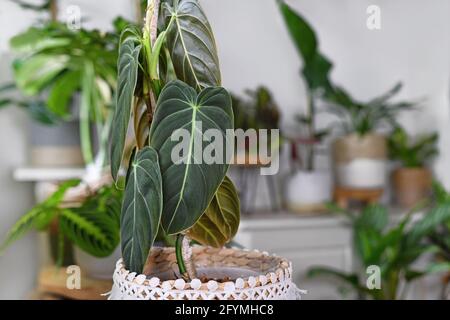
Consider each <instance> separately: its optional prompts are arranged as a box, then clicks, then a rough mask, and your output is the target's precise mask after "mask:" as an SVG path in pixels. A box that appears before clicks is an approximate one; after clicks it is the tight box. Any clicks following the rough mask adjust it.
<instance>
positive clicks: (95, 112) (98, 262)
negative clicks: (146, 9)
mask: <svg viewBox="0 0 450 320" xmlns="http://www.w3.org/2000/svg"><path fill="white" fill-rule="evenodd" d="M42 9H44V7H42ZM122 24H123V20H122V19H121V18H116V20H115V21H114V28H115V29H116V32H100V31H98V30H86V29H83V28H81V29H78V30H72V29H70V28H69V27H68V26H67V25H66V24H64V23H60V22H58V21H56V19H53V20H52V21H44V22H39V23H38V24H36V25H35V26H33V27H31V28H29V29H28V30H26V31H25V32H22V33H20V34H18V35H16V36H15V37H13V38H12V39H11V42H10V45H11V48H12V49H13V50H14V51H15V52H16V59H15V60H14V63H13V65H12V66H13V71H14V80H15V83H14V84H13V85H10V86H8V87H6V89H8V90H16V91H19V92H20V94H21V96H22V97H20V98H16V97H17V94H13V93H11V94H10V95H7V96H6V95H5V97H6V98H4V99H2V101H0V105H6V104H11V105H17V106H21V107H24V108H26V109H27V110H29V111H30V113H31V115H32V116H33V118H34V119H38V120H40V122H43V123H44V124H51V125H52V126H47V127H45V128H44V127H43V126H41V125H39V126H33V128H32V130H31V131H32V138H31V140H32V144H33V145H34V147H32V152H31V154H32V161H31V162H32V165H35V166H39V167H40V166H52V167H54V166H64V167H67V166H75V165H76V166H78V165H86V174H85V176H84V177H83V179H82V180H80V181H78V183H77V184H71V185H70V188H68V189H67V190H65V192H63V193H64V197H63V198H61V199H60V200H58V201H55V200H50V202H51V204H52V206H53V207H52V208H53V209H52V211H53V212H61V210H60V209H58V207H61V208H64V209H67V210H65V211H62V212H70V210H68V209H73V210H74V212H78V211H79V210H83V211H85V210H87V208H86V206H89V210H90V211H94V209H93V206H94V205H95V204H98V205H99V206H100V204H101V203H100V202H99V201H96V202H95V201H92V200H91V199H92V198H93V197H102V195H104V191H102V190H103V187H105V188H111V184H112V179H111V177H110V174H109V172H108V171H109V170H108V169H106V168H107V167H108V165H109V164H108V157H107V154H108V147H109V139H108V138H109V134H110V128H111V122H112V117H113V108H114V99H113V96H114V94H115V92H114V91H115V88H116V81H117V70H116V64H117V56H118V40H119V37H118V36H117V32H120V31H121V25H122ZM0 91H2V90H1V89H0ZM2 94H3V93H2ZM105 169H106V170H105ZM48 185H49V186H48V188H46V189H48V190H45V192H44V193H45V194H46V195H48V196H49V197H50V199H53V196H51V194H52V193H53V192H55V191H56V192H55V194H56V195H58V194H59V195H60V194H61V192H62V191H60V190H63V189H65V188H64V186H65V184H63V185H62V186H58V185H57V184H56V183H55V184H54V185H51V184H48ZM48 206H49V204H48V201H44V203H42V204H38V205H37V206H36V207H35V208H33V209H32V210H31V211H30V212H29V213H28V214H25V215H24V217H23V218H22V219H20V220H19V221H18V224H17V225H16V226H15V227H14V228H13V229H12V230H15V229H16V228H18V225H20V224H21V223H23V221H28V220H27V219H29V218H30V215H31V216H33V215H34V214H35V213H36V212H40V208H43V207H44V208H47V207H48ZM102 210H103V208H101V207H99V208H98V211H102ZM51 217H52V218H53V219H54V220H53V221H51V223H50V221H48V223H45V224H44V225H43V226H40V227H39V229H45V230H49V234H50V243H51V248H52V250H50V253H51V255H52V257H51V258H53V260H55V261H57V262H58V264H61V258H60V257H61V255H60V254H57V251H58V250H56V249H57V248H58V247H59V245H58V243H60V242H61V241H60V240H58V239H65V240H67V241H65V243H66V245H65V249H66V250H65V252H66V254H65V256H66V259H63V264H64V265H66V264H73V263H75V261H76V263H78V264H80V265H81V268H82V271H85V273H88V274H91V275H95V276H98V275H101V276H102V277H105V274H108V273H110V270H109V268H110V265H111V262H108V261H106V260H107V259H105V256H111V258H112V259H113V260H114V259H117V258H118V257H119V256H120V253H117V250H116V252H115V251H114V250H112V251H108V252H107V254H105V253H104V252H103V253H102V254H101V255H100V256H99V255H98V254H97V253H93V254H91V253H90V252H89V251H87V253H88V255H87V254H86V250H83V247H81V250H80V249H79V248H80V246H79V245H76V246H75V248H74V250H73V251H74V255H75V257H74V256H73V255H72V254H70V253H71V252H72V248H71V246H70V244H71V243H75V244H76V243H77V242H76V241H75V240H74V239H70V237H68V236H67V235H66V234H65V230H60V227H61V226H62V225H61V223H62V222H59V219H64V217H63V215H62V214H54V215H51ZM78 220H79V219H78ZM84 226H86V227H90V226H89V225H87V224H84ZM115 231H116V233H117V235H116V237H117V238H118V234H119V232H118V229H117V230H115ZM116 247H117V246H114V248H113V249H116ZM99 258H101V259H99ZM101 269H103V271H101Z"/></svg>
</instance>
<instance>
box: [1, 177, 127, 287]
mask: <svg viewBox="0 0 450 320" xmlns="http://www.w3.org/2000/svg"><path fill="white" fill-rule="evenodd" d="M78 184H79V181H78V180H71V181H67V182H64V183H62V184H61V185H60V186H59V188H58V190H57V191H56V192H54V193H53V194H52V195H51V196H50V197H48V198H47V199H46V200H45V201H43V202H42V203H40V204H38V205H36V206H35V207H34V208H33V209H31V210H30V211H29V212H28V213H26V214H24V215H23V216H22V217H21V218H20V219H19V220H18V221H17V222H16V223H15V224H14V226H13V227H12V228H11V229H10V231H9V233H8V234H7V236H6V239H5V241H4V242H3V244H2V245H1V246H0V254H1V253H2V252H3V251H4V250H6V248H7V247H8V246H9V245H10V244H12V243H13V242H14V241H16V240H18V239H20V238H21V237H22V236H24V235H25V234H26V233H27V232H29V231H31V230H33V229H35V230H38V231H47V230H49V229H55V228H56V229H58V232H57V235H58V238H57V241H56V242H55V243H54V246H53V247H52V249H53V251H54V255H55V257H56V261H55V262H56V265H57V266H62V265H64V264H67V263H72V262H71V261H70V260H72V259H73V258H72V257H71V249H72V248H71V247H70V246H67V241H69V242H70V243H71V244H73V245H75V247H77V248H79V249H81V251H82V252H84V253H86V254H89V255H90V256H93V257H97V258H105V257H108V256H110V255H111V254H112V253H113V252H114V251H115V250H116V248H117V245H118V244H119V216H120V208H121V199H122V192H121V191H118V190H117V189H116V188H115V187H114V186H104V187H101V188H100V189H99V190H98V191H96V192H95V193H93V194H92V195H90V196H87V197H86V198H85V199H84V201H83V203H81V204H80V203H78V202H77V203H76V204H75V205H74V204H73V203H67V201H66V200H65V198H64V196H65V194H66V192H67V190H69V189H70V188H72V187H74V186H76V185H78ZM93 265H94V266H93V267H89V268H85V266H83V265H81V267H82V271H83V272H85V271H86V273H87V274H88V275H89V276H93V277H98V278H106V277H107V276H109V275H110V273H109V274H108V269H105V267H104V266H103V265H100V266H99V265H98V263H97V264H96V263H95V261H94V263H93ZM109 268H111V266H109ZM109 272H112V270H109Z"/></svg>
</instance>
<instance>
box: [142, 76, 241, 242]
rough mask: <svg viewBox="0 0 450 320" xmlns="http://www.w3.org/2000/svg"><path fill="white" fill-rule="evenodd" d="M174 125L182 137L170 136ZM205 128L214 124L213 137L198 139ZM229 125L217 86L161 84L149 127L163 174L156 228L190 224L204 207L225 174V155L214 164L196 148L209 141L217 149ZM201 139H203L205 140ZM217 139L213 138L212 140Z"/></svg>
mask: <svg viewBox="0 0 450 320" xmlns="http://www.w3.org/2000/svg"><path fill="white" fill-rule="evenodd" d="M177 129H185V130H184V131H183V132H184V133H186V134H187V137H186V135H185V136H183V137H182V141H181V142H179V141H180V140H179V139H178V140H177V139H173V137H172V135H173V134H174V133H177V132H180V131H177ZM208 129H217V132H219V133H220V137H216V139H217V140H219V139H222V140H221V141H220V142H222V143H223V144H222V145H220V144H219V141H216V140H215V141H214V143H208V142H207V141H203V139H204V138H205V137H204V136H203V134H204V133H205V131H206V130H208ZM227 129H233V110H232V108H231V97H230V95H229V94H228V92H227V91H226V90H225V89H223V88H221V87H211V88H206V89H204V90H203V91H202V92H201V93H200V94H198V95H197V93H196V91H195V90H194V89H193V88H191V87H189V86H188V85H187V84H185V83H183V82H181V81H173V82H170V83H169V84H167V85H166V86H165V88H164V90H163V91H162V92H161V95H160V97H159V99H158V105H157V108H156V112H155V116H154V118H153V122H152V126H151V128H150V145H151V146H152V147H153V148H155V149H156V150H157V151H158V153H159V157H160V167H161V174H162V179H163V193H164V208H163V214H162V219H161V222H162V227H163V228H164V230H165V231H166V232H167V233H168V234H175V233H179V232H181V231H184V230H186V229H189V228H190V227H192V225H193V224H194V223H195V222H196V221H197V220H198V219H199V218H200V216H201V215H202V214H203V213H204V212H205V210H206V208H207V207H208V205H209V203H210V202H211V200H212V198H213V197H214V195H215V193H216V190H217V188H218V187H219V185H220V183H221V182H222V180H223V178H224V177H225V174H226V171H227V170H228V164H227V162H228V161H226V159H225V158H223V159H221V160H222V161H216V162H219V163H216V162H215V163H208V162H207V161H204V159H203V154H202V153H201V154H199V150H200V152H202V150H205V152H206V150H207V149H206V148H208V146H211V145H212V144H213V145H215V146H219V148H221V150H219V151H221V153H223V154H225V152H223V151H224V150H223V148H224V146H225V143H226V142H227V141H226V140H225V131H226V130H227ZM205 140H207V139H205ZM216 142H217V143H216ZM180 145H182V146H184V148H182V150H181V151H182V152H181V158H180V161H173V160H175V159H173V154H174V153H175V154H177V155H179V154H180V152H178V153H177V152H175V150H177V148H179V147H180Z"/></svg>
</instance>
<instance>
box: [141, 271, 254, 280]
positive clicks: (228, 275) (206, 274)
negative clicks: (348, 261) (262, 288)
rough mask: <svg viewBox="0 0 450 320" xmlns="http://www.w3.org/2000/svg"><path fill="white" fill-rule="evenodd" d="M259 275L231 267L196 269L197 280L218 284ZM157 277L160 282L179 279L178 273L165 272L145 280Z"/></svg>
mask: <svg viewBox="0 0 450 320" xmlns="http://www.w3.org/2000/svg"><path fill="white" fill-rule="evenodd" d="M259 274H260V273H258V272H256V271H253V270H249V269H244V268H231V267H211V268H197V278H198V279H199V280H200V281H202V282H204V283H205V282H208V281H210V280H214V281H217V282H219V283H223V282H228V281H236V279H238V278H248V277H251V276H253V277H256V276H258V275H259ZM152 277H158V278H159V279H160V280H161V281H167V280H177V279H179V278H180V275H179V273H178V272H175V271H166V272H162V273H158V274H154V275H149V276H147V278H152Z"/></svg>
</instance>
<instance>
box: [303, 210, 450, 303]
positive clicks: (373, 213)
mask: <svg viewBox="0 0 450 320" xmlns="http://www.w3.org/2000/svg"><path fill="white" fill-rule="evenodd" d="M332 209H333V211H334V212H339V213H341V214H343V215H344V216H346V217H347V218H348V220H349V222H350V225H351V227H352V230H353V244H354V248H355V250H356V255H357V257H358V259H359V262H360V264H361V266H362V269H361V272H344V271H340V270H337V269H334V268H328V267H314V268H312V269H310V270H309V272H308V274H309V276H310V277H316V276H330V277H334V278H337V279H339V280H341V281H342V282H343V283H345V284H346V285H347V286H349V287H350V288H351V289H353V290H354V291H355V292H356V293H357V294H358V297H359V298H361V299H368V298H371V299H382V300H383V299H388V300H390V299H399V298H402V297H403V296H404V294H405V292H399V288H400V287H401V286H402V285H403V284H405V285H407V284H408V283H410V282H411V281H413V280H415V279H417V278H420V277H422V276H425V275H427V274H430V273H435V272H444V271H448V270H450V264H448V263H439V262H431V263H430V264H429V265H428V266H427V267H426V268H425V269H422V270H417V269H415V267H414V262H416V261H417V260H418V259H419V258H421V257H422V256H423V255H424V254H426V253H428V252H434V251H436V246H435V245H433V244H432V243H430V242H429V241H427V237H428V236H430V235H431V234H433V233H434V232H435V230H436V229H437V228H438V226H440V225H441V224H443V223H448V222H449V221H450V202H445V203H441V204H438V205H435V206H432V207H430V208H429V210H428V212H427V213H426V214H424V215H423V217H421V218H420V219H418V220H415V219H414V220H413V219H411V216H412V212H411V213H409V214H407V215H406V216H405V217H404V218H403V219H402V220H401V221H400V222H399V223H397V224H396V225H395V226H393V227H389V226H388V213H387V210H386V208H384V207H381V206H378V205H376V206H369V207H367V208H365V209H364V210H363V211H362V212H357V213H354V212H349V211H347V210H344V209H341V208H338V207H335V206H332ZM373 265H376V266H378V267H379V268H380V273H381V274H380V276H381V288H380V289H369V288H367V286H366V277H367V274H366V270H367V268H368V267H369V266H373ZM405 287H406V286H405Z"/></svg>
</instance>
